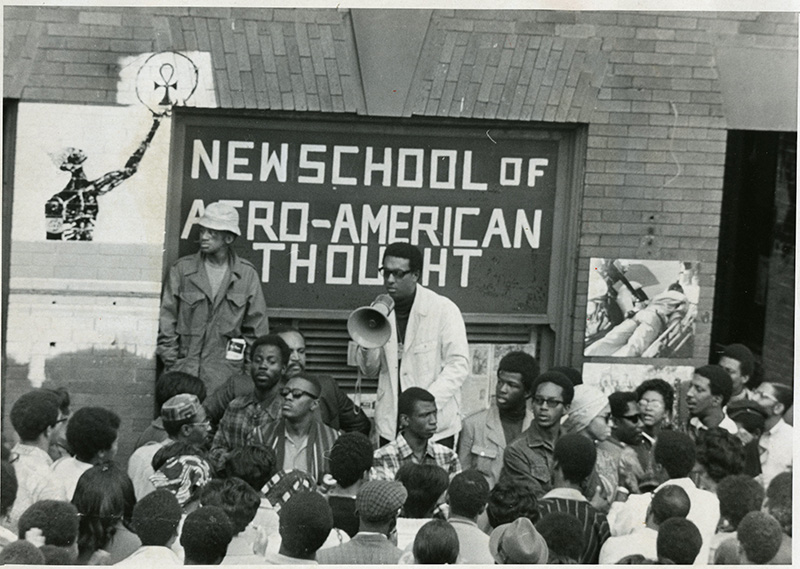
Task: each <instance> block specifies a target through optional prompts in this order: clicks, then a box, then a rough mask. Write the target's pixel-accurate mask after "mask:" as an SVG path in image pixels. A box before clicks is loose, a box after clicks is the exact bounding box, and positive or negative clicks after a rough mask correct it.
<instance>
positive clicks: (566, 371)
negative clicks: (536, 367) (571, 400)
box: [547, 366, 583, 387]
mask: <svg viewBox="0 0 800 569" xmlns="http://www.w3.org/2000/svg"><path fill="white" fill-rule="evenodd" d="M547 371H556V372H558V373H560V374H562V375H565V376H566V377H567V379H569V380H570V382H571V383H572V385H573V386H575V387H577V386H579V385H583V376H582V375H581V372H579V371H578V370H577V369H575V368H574V367H569V366H555V367H551V368H550V369H549V370H547Z"/></svg>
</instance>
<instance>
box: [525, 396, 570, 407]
mask: <svg viewBox="0 0 800 569" xmlns="http://www.w3.org/2000/svg"><path fill="white" fill-rule="evenodd" d="M563 403H564V402H563V401H561V400H560V399H545V398H543V397H534V398H533V404H534V405H536V406H537V407H541V406H542V405H546V406H547V408H548V409H555V408H556V407H558V406H559V405H562V404H563Z"/></svg>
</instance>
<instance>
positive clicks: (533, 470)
mask: <svg viewBox="0 0 800 569" xmlns="http://www.w3.org/2000/svg"><path fill="white" fill-rule="evenodd" d="M197 223H198V225H200V227H201V231H200V243H201V250H200V252H198V254H197V255H194V256H190V257H185V258H182V259H180V260H179V261H178V262H177V263H176V264H175V265H174V266H173V267H172V269H171V270H170V275H169V277H168V280H167V284H166V285H165V290H164V297H163V300H162V313H161V318H160V330H159V349H158V353H159V355H160V357H161V359H162V362H163V363H164V368H165V371H164V373H162V374H161V375H160V376H159V378H158V379H157V381H156V385H155V392H154V395H155V401H156V405H157V407H158V409H159V412H158V416H157V417H156V418H155V419H154V420H153V422H152V423H151V424H150V425H149V426H148V427H147V428H146V429H145V430H144V431H143V432H141V433H127V435H128V436H130V435H135V436H137V437H138V440H137V443H136V449H135V451H134V452H133V453H132V454H131V456H130V457H129V459H128V461H127V464H124V465H123V464H120V463H119V462H118V461H116V460H115V458H116V456H117V445H118V440H119V436H120V431H121V429H122V428H123V427H122V422H121V420H120V417H119V416H118V415H117V414H116V413H115V412H114V411H112V410H110V409H105V408H102V407H94V406H87V407H82V408H80V409H77V410H75V411H74V412H72V409H71V407H70V396H69V393H68V392H67V391H66V390H65V389H64V388H63V387H56V388H40V389H34V390H32V391H30V392H28V393H25V394H24V395H22V396H21V397H19V398H18V399H17V400H16V401H14V402H13V404H12V405H11V407H10V420H11V424H12V426H13V428H14V431H15V435H16V437H15V439H14V441H10V440H9V441H7V442H10V443H12V444H13V446H11V445H9V446H6V445H4V446H3V457H2V476H0V481H2V492H0V516H2V523H1V524H0V547H2V551H0V563H18V564H78V565H116V564H119V565H123V566H125V565H132V564H140V563H151V564H152V563H155V564H159V565H180V564H209V565H210V564H219V563H222V564H253V565H258V564H278V565H283V564H309V563H320V564H331V565H334V564H452V563H462V564H494V563H498V564H528V563H540V564H542V563H548V564H566V563H579V564H597V563H603V564H612V563H628V564H636V563H663V564H709V563H711V564H750V563H753V564H763V563H774V564H790V563H791V528H792V523H791V514H792V473H791V468H792V438H793V434H792V427H791V426H790V424H788V423H787V422H786V420H785V419H784V416H786V417H788V418H790V417H791V413H790V408H791V406H792V390H791V388H790V387H788V386H786V385H783V384H779V383H770V382H760V381H759V380H758V377H759V375H758V373H756V368H755V358H754V357H753V354H752V353H751V352H750V351H749V350H748V349H747V348H746V347H744V346H743V345H740V344H734V345H731V346H728V347H726V348H725V350H724V353H723V354H722V355H721V357H720V359H719V362H718V363H716V364H712V365H704V366H701V367H698V368H697V369H695V370H694V375H693V378H692V380H691V382H689V384H688V388H687V389H685V390H679V391H678V392H676V390H675V387H673V384H672V383H670V382H668V381H665V380H663V379H648V380H646V381H643V382H642V383H641V384H639V385H638V386H637V387H636V389H635V391H619V392H615V393H611V394H605V393H603V392H602V391H600V390H599V389H598V388H596V387H593V386H591V385H586V384H583V382H582V378H581V374H580V373H579V372H578V371H577V370H575V369H572V368H569V367H556V368H552V369H549V370H547V371H545V372H544V373H540V371H541V370H540V368H539V363H538V362H537V360H536V359H535V358H534V357H533V356H531V355H530V354H528V353H526V352H523V351H511V352H508V353H506V355H505V356H503V358H502V359H501V360H500V362H499V365H498V369H497V370H496V383H495V392H494V397H492V398H491V402H490V404H489V406H488V407H487V408H486V409H484V410H483V411H480V412H478V413H476V414H473V415H471V416H468V417H462V416H461V415H462V413H461V386H462V385H463V382H464V380H465V379H466V376H467V374H468V372H469V369H470V366H469V362H470V359H469V349H468V344H467V340H466V331H465V326H464V322H463V318H462V316H461V313H460V311H459V309H458V307H457V306H456V305H455V304H454V303H453V302H452V301H450V300H449V299H447V298H445V297H443V296H441V295H439V294H437V293H434V292H433V291H430V290H428V289H426V288H424V287H423V286H422V285H420V284H419V283H418V280H419V278H420V275H421V271H422V263H423V256H422V254H421V252H420V251H419V250H418V249H417V248H416V247H414V246H412V245H409V244H405V243H394V244H390V245H389V246H388V247H386V249H385V252H384V255H383V260H382V261H383V266H382V267H381V269H380V271H381V273H382V275H383V278H384V283H385V286H386V292H387V293H388V297H389V298H390V301H389V302H390V304H391V305H392V311H391V313H390V314H389V318H388V322H389V325H390V329H391V334H390V337H389V340H388V342H386V343H385V344H384V345H382V346H380V347H374V346H368V347H361V348H359V350H358V354H357V360H358V365H359V366H360V367H361V369H362V371H364V372H365V373H369V374H372V375H375V376H377V377H378V393H377V402H376V406H375V416H374V418H373V419H370V418H369V417H367V415H366V414H365V413H364V412H363V410H362V409H361V408H360V407H359V406H356V405H354V403H353V401H352V400H351V399H350V398H349V397H348V396H347V395H346V394H345V393H344V392H343V391H342V390H341V389H340V387H339V386H338V385H337V383H336V381H335V380H334V379H332V378H330V377H326V376H319V375H314V374H311V373H309V372H308V371H307V369H306V367H307V366H306V343H305V338H304V336H303V334H302V333H301V332H300V330H298V329H296V328H292V327H288V326H282V327H275V328H274V329H272V331H271V333H267V322H266V316H265V306H266V305H265V303H264V299H263V293H262V292H261V289H260V287H259V286H255V285H254V284H253V283H254V281H253V278H254V273H253V268H252V266H251V265H249V264H248V263H247V262H246V261H243V260H241V259H239V258H238V257H236V255H235V253H234V252H233V251H232V249H231V248H230V245H231V243H232V242H233V240H234V239H235V238H236V236H237V235H238V234H239V230H238V214H237V213H236V210H235V209H234V208H231V207H229V206H225V205H224V204H210V205H209V206H208V207H207V208H206V210H205V213H204V214H203V216H202V217H201V218H199V220H198V222H197ZM684 391H685V392H684ZM678 407H684V408H686V409H687V410H688V414H689V416H690V417H689V420H688V421H682V420H679V419H678V418H676V416H675V415H674V410H675V409H676V408H678ZM6 438H7V439H10V437H6ZM9 447H10V448H9Z"/></svg>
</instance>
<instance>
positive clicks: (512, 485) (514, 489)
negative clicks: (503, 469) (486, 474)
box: [486, 476, 539, 528]
mask: <svg viewBox="0 0 800 569" xmlns="http://www.w3.org/2000/svg"><path fill="white" fill-rule="evenodd" d="M537 491H538V488H537V486H536V485H535V484H534V483H533V482H532V481H530V480H515V479H513V478H511V477H506V476H501V477H500V480H498V481H497V484H495V485H494V487H493V488H492V490H491V492H490V493H489V502H488V504H487V505H486V516H487V518H488V519H489V524H490V525H491V526H492V527H493V528H496V527H499V526H501V525H503V524H510V523H511V522H513V521H514V520H516V519H517V518H523V517H524V518H528V519H529V520H530V521H531V522H533V523H534V524H535V523H536V522H537V521H539V508H538V502H537V500H536V492H537Z"/></svg>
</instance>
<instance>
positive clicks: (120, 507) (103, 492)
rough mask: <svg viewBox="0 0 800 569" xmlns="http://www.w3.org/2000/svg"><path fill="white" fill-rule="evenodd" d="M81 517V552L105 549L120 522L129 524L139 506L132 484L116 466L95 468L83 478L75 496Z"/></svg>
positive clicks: (82, 476) (79, 538) (105, 464)
mask: <svg viewBox="0 0 800 569" xmlns="http://www.w3.org/2000/svg"><path fill="white" fill-rule="evenodd" d="M72 503H73V504H74V505H75V507H76V508H77V509H78V513H79V514H80V516H81V520H80V532H79V533H80V535H79V537H78V546H79V548H80V550H81V552H82V553H83V552H85V551H87V550H88V551H94V550H96V549H101V548H104V547H105V546H106V545H107V543H108V541H109V540H110V539H111V538H112V537H113V535H114V533H115V532H116V529H117V526H118V524H119V523H121V522H123V521H124V522H129V521H130V519H131V515H132V513H133V506H134V504H135V503H136V495H135V494H134V490H133V482H131V479H130V478H129V477H128V474H127V473H126V472H125V471H123V470H122V469H121V468H120V467H119V466H117V465H116V464H114V463H113V462H104V463H102V464H98V465H95V466H93V467H91V468H90V469H89V470H87V471H86V472H84V473H83V474H81V477H80V478H79V479H78V484H77V486H76V487H75V494H74V495H73V496H72Z"/></svg>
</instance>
